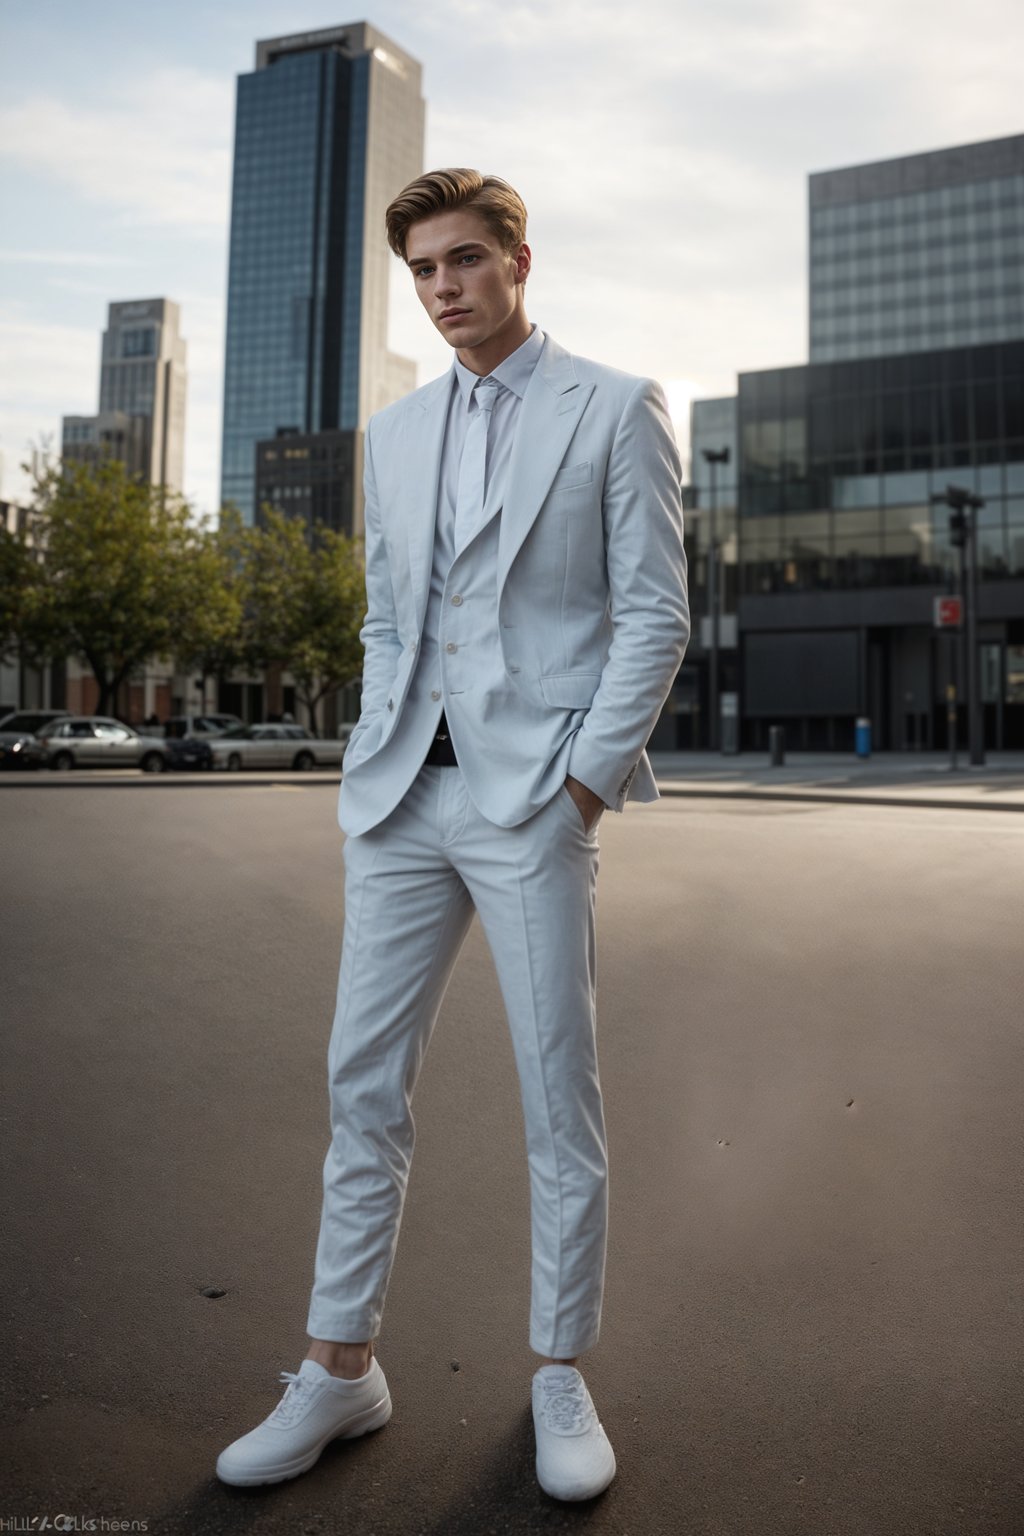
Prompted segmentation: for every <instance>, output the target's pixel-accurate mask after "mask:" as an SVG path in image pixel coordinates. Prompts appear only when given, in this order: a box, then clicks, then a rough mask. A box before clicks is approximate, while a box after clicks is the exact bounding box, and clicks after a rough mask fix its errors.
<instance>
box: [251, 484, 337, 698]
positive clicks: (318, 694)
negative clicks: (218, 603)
mask: <svg viewBox="0 0 1024 1536" xmlns="http://www.w3.org/2000/svg"><path fill="white" fill-rule="evenodd" d="M247 571H248V587H249V625H248V651H249V657H250V660H251V661H252V662H254V663H256V664H261V665H264V666H265V665H269V664H271V663H273V662H280V663H281V664H282V666H285V667H287V668H288V670H289V671H290V672H291V674H292V676H293V677H294V678H295V685H296V692H297V693H298V696H299V698H300V699H301V700H302V702H303V703H304V704H305V705H306V707H307V708H308V709H309V711H310V716H311V719H312V720H313V722H314V724H316V721H317V712H318V709H319V705H320V701H321V700H322V699H323V698H324V696H325V695H326V694H328V693H332V692H334V690H335V689H337V688H341V687H344V686H345V684H347V683H351V682H353V681H355V679H356V678H358V676H359V674H360V672H361V671H362V665H363V651H362V646H361V645H360V643H359V630H360V626H361V624H362V618H363V614H364V612H365V609H366V583H365V576H364V567H363V558H362V547H361V545H360V543H359V542H358V541H357V540H355V539H349V538H346V537H345V535H344V534H340V533H335V532H334V531H333V530H332V529H329V528H323V527H321V526H320V525H318V526H317V528H316V530H315V535H314V539H313V541H312V542H310V540H309V538H308V536H307V530H306V524H305V522H304V521H302V520H300V519H289V518H286V517H284V516H283V515H282V514H281V513H280V512H278V511H277V510H276V509H274V508H273V507H267V508H266V509H265V511H264V519H263V526H262V527H260V528H255V529H251V530H249V541H248V559H247Z"/></svg>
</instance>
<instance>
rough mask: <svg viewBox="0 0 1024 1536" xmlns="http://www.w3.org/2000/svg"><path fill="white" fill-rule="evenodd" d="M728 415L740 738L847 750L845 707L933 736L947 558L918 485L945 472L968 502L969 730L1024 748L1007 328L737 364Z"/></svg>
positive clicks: (908, 745)
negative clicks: (735, 466)
mask: <svg viewBox="0 0 1024 1536" xmlns="http://www.w3.org/2000/svg"><path fill="white" fill-rule="evenodd" d="M738 424H739V484H738V502H739V520H738V526H739V549H738V561H739V565H738V588H739V591H738V620H739V630H740V644H741V670H742V677H743V685H742V714H743V720H744V740H745V741H746V743H747V744H748V745H750V746H752V747H760V748H764V747H766V746H767V740H768V737H767V732H768V727H769V725H770V724H784V725H786V726H787V727H788V735H789V740H790V743H791V745H792V746H794V747H796V748H803V749H805V750H807V749H831V748H842V749H846V750H850V749H852V746H853V742H854V722H855V720H856V718H857V717H859V716H862V717H866V718H868V719H870V720H871V722H872V731H873V737H874V742H875V745H876V746H878V747H881V748H888V749H892V750H910V749H916V750H928V749H932V748H935V749H941V748H945V746H946V724H945V707H946V706H945V693H946V687H947V684H948V683H949V682H950V681H952V680H958V682H959V694H960V698H961V702H962V701H963V697H964V682H963V665H962V660H961V658H959V657H958V655H957V653H956V649H955V642H953V641H951V639H950V637H949V634H948V633H945V632H940V631H938V630H936V629H935V628H934V627H933V610H934V599H935V597H937V596H939V595H942V594H945V593H950V592H953V591H955V590H956V583H957V568H958V563H959V561H958V552H957V550H956V549H955V548H954V547H953V544H952V542H951V538H950V519H949V509H948V507H946V506H944V505H941V504H936V503H933V502H932V499H931V498H932V496H933V495H936V494H941V493H942V492H943V491H945V489H946V487H947V486H948V485H949V484H955V485H958V486H963V487H965V488H966V489H967V490H969V491H971V492H973V493H975V494H978V495H980V496H982V497H983V498H984V502H985V505H984V507H983V508H982V509H981V511H980V513H979V514H978V539H977V544H978V577H979V588H978V592H979V630H978V643H979V646H980V649H981V657H980V661H981V676H982V695H983V703H984V717H985V718H984V726H985V739H986V742H987V745H988V746H990V747H1006V748H1010V747H1015V748H1020V747H1024V341H1018V342H1002V343H993V344H991V345H988V346H978V347H957V348H948V349H944V350H942V351H937V352H919V353H912V354H907V355H903V356H893V357H881V358H862V359H858V360H857V361H855V362H846V363H818V364H815V363H812V364H809V365H807V366H804V367H798V368H779V369H769V370H765V371H763V372H758V373H747V374H741V375H740V378H739V395H738ZM962 717H963V709H962V708H961V739H963V736H964V731H963V726H964V722H963V718H962Z"/></svg>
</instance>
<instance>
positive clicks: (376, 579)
mask: <svg viewBox="0 0 1024 1536" xmlns="http://www.w3.org/2000/svg"><path fill="white" fill-rule="evenodd" d="M365 442H366V449H365V462H364V466H363V495H364V500H365V511H364V514H363V516H364V522H365V526H366V617H365V618H364V619H363V626H362V629H361V630H360V631H359V639H360V641H361V642H362V646H363V697H362V708H361V710H360V714H359V724H358V725H357V726H356V730H357V731H358V730H359V728H360V727H361V726H362V725H363V724H364V722H365V721H367V720H369V719H370V718H372V717H373V716H375V715H377V714H379V713H380V712H381V710H383V709H384V707H385V705H386V701H387V697H388V690H389V689H390V687H391V684H392V682H393V680H394V676H395V672H396V671H397V668H398V660H399V657H400V656H401V654H402V643H401V641H400V640H399V638H398V619H397V615H396V612H395V598H394V591H393V589H392V586H391V572H390V568H389V565H388V551H387V545H386V544H385V541H384V533H383V529H382V527H381V517H380V503H379V501H378V497H377V477H376V475H375V473H374V468H373V422H372V421H371V422H370V423H369V425H368V427H367V432H366V439H365ZM354 735H355V732H353V736H354Z"/></svg>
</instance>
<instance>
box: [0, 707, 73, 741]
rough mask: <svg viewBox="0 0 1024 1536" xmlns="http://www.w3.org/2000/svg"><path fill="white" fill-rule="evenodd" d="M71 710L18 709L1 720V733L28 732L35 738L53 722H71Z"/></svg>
mask: <svg viewBox="0 0 1024 1536" xmlns="http://www.w3.org/2000/svg"><path fill="white" fill-rule="evenodd" d="M70 719H71V711H70V709H17V710H13V711H12V712H11V713H10V714H7V715H4V717H3V719H0V731H27V732H28V734H29V735H31V736H34V735H35V734H36V733H37V732H38V730H39V729H40V727H41V726H44V725H49V723H50V721H51V720H70Z"/></svg>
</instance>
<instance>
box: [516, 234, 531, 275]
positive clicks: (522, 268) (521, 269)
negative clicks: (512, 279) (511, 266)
mask: <svg viewBox="0 0 1024 1536" xmlns="http://www.w3.org/2000/svg"><path fill="white" fill-rule="evenodd" d="M512 260H513V261H514V262H515V268H516V282H517V283H525V282H526V279H527V278H528V277H529V275H530V267H531V266H532V265H533V253H532V252H531V250H530V247H529V246H528V245H527V243H526V241H525V240H524V241H523V243H522V245H521V246H520V247H519V249H518V250H517V251H515V252H514V253H513V256H512Z"/></svg>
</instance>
